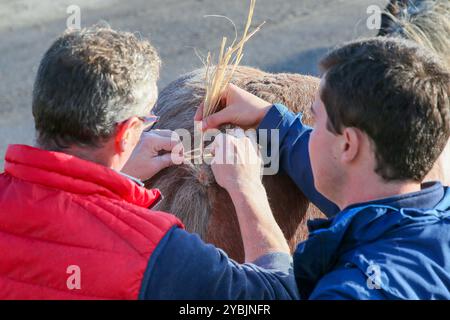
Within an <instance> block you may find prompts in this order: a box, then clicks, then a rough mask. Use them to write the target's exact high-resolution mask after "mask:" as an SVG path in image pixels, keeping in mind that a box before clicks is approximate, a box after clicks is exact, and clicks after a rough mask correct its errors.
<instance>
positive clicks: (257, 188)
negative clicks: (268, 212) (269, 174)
mask: <svg viewBox="0 0 450 320" xmlns="http://www.w3.org/2000/svg"><path fill="white" fill-rule="evenodd" d="M227 192H228V194H229V195H230V197H231V199H232V200H233V201H242V200H248V199H252V198H255V194H256V195H258V197H259V196H261V195H264V196H265V194H266V189H265V188H264V185H263V184H262V182H261V181H255V182H251V183H246V184H245V186H244V185H234V186H233V187H228V188H227Z"/></svg>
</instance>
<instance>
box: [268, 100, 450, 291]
mask: <svg viewBox="0 0 450 320" xmlns="http://www.w3.org/2000/svg"><path fill="white" fill-rule="evenodd" d="M260 129H278V130H279V139H280V140H279V161H280V168H281V170H283V171H285V172H286V173H287V174H288V175H289V176H290V177H291V178H292V179H293V181H294V182H295V183H296V184H297V186H298V187H299V188H300V190H302V191H303V193H304V194H305V195H306V196H307V197H308V198H309V200H310V201H312V202H313V203H314V204H315V205H316V206H317V207H319V208H320V209H321V210H322V211H323V212H324V213H325V214H326V215H327V216H328V217H329V219H328V220H316V221H311V222H310V223H309V227H310V228H309V229H310V235H309V238H308V240H306V241H304V242H302V243H300V244H299V245H298V247H297V250H296V251H295V254H294V273H295V276H296V280H297V285H298V288H299V291H300V295H301V298H309V299H450V251H449V250H448V244H449V243H450V233H449V232H448V230H449V227H450V188H448V187H444V186H442V185H441V184H440V183H439V182H435V183H427V184H424V185H423V186H422V190H421V191H418V192H414V193H410V194H405V195H397V196H393V197H389V198H386V199H381V200H376V201H370V202H366V203H360V204H354V205H352V206H350V207H348V208H345V209H344V210H342V211H340V210H339V209H338V208H337V206H335V205H334V204H333V203H331V202H330V201H328V200H327V199H325V198H324V197H323V196H322V195H321V194H319V193H318V192H317V190H316V189H315V188H314V179H313V175H312V170H311V164H310V161H309V153H308V143H309V134H310V132H311V130H312V129H311V128H309V127H307V126H305V125H303V124H302V122H301V115H300V114H294V113H292V112H289V111H288V110H287V108H286V107H285V106H283V105H275V106H274V107H272V108H271V110H270V111H269V113H268V114H267V115H266V117H265V118H264V120H263V122H262V123H261V125H260ZM269 136H270V135H269ZM272 156H273V155H272ZM361 187H364V186H361ZM336 188H339V186H336Z"/></svg>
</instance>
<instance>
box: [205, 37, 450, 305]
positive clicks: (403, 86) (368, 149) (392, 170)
mask: <svg viewBox="0 0 450 320" xmlns="http://www.w3.org/2000/svg"><path fill="white" fill-rule="evenodd" d="M321 68H322V70H323V77H322V81H321V87H320V92H318V94H317V97H316V101H315V103H314V104H313V106H312V113H313V114H314V117H315V126H314V129H312V128H309V127H306V126H305V125H303V124H302V122H301V115H299V114H293V113H291V112H289V111H288V110H287V108H286V107H284V106H283V105H274V106H272V105H270V104H269V103H267V102H265V101H263V100H261V99H259V98H257V97H255V96H253V95H251V94H250V93H247V92H245V91H244V90H242V89H239V88H237V87H235V86H230V87H229V89H228V90H227V92H226V93H225V95H224V101H225V102H224V103H225V104H226V106H225V108H224V109H223V110H221V111H220V112H218V113H216V114H214V115H212V116H209V117H208V118H205V119H201V111H199V112H198V113H197V115H196V119H197V120H203V129H204V130H206V129H208V128H214V127H217V126H219V125H221V124H223V123H233V124H235V125H239V126H242V127H256V126H259V128H260V129H278V130H279V136H280V141H279V143H280V148H279V155H280V166H281V168H282V170H284V171H285V172H286V173H287V174H288V175H289V176H290V177H291V178H292V179H293V180H294V181H295V182H296V184H297V186H298V187H299V188H300V189H301V190H302V191H303V192H304V193H305V195H306V196H307V197H308V198H309V199H310V200H311V201H312V202H313V203H314V204H315V205H317V206H318V207H319V208H321V209H322V211H323V212H324V213H326V214H327V216H328V217H329V219H326V220H320V221H317V220H315V221H310V223H309V228H310V236H309V239H308V240H306V241H305V242H302V243H300V244H299V245H298V247H297V250H296V252H295V254H294V271H295V276H296V280H297V285H298V288H299V291H300V295H301V297H302V298H309V299H450V252H449V243H450V233H449V232H448V230H449V227H450V188H448V187H444V186H443V185H442V184H441V183H439V182H431V183H424V184H422V181H423V179H424V177H425V175H426V174H427V173H428V172H429V171H430V169H431V168H432V166H433V164H434V162H435V161H436V159H438V157H439V155H440V154H441V152H442V151H443V149H444V147H445V145H446V143H447V141H448V139H449V136H450V100H449V99H450V73H449V71H448V69H446V67H445V64H444V63H443V62H442V61H440V60H439V59H438V58H437V57H436V56H434V55H433V54H431V53H429V52H428V51H426V50H425V49H423V48H421V47H419V46H417V45H415V44H414V43H412V42H408V41H404V40H395V39H385V38H374V39H367V40H360V41H355V42H352V43H349V44H346V45H344V46H342V47H341V48H338V49H336V50H334V51H332V52H331V53H329V54H328V55H326V56H325V57H324V58H323V59H322V61H321ZM272 143H273V141H272Z"/></svg>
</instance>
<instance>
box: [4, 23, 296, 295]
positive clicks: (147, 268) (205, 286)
mask: <svg viewBox="0 0 450 320" xmlns="http://www.w3.org/2000/svg"><path fill="white" fill-rule="evenodd" d="M159 65H160V59H159V57H158V55H157V53H156V51H155V50H154V48H153V47H152V46H151V45H150V43H149V42H148V41H145V40H140V39H138V38H137V37H136V36H134V35H133V34H131V33H125V32H117V31H114V30H111V29H109V28H100V27H93V28H88V29H83V30H80V31H72V32H69V33H66V34H64V35H62V36H61V37H60V38H59V39H57V40H56V41H55V42H54V43H53V44H52V46H51V47H50V49H49V50H48V51H47V52H46V54H45V55H44V57H43V59H42V61H41V64H40V67H39V70H38V74H37V77H36V81H35V85H34V92H33V116H34V119H35V127H36V134H37V137H36V138H37V139H36V140H37V143H36V146H35V147H31V146H25V145H10V146H9V148H8V150H7V153H6V165H5V172H4V173H3V174H1V175H0V226H1V231H0V253H1V254H0V287H1V288H2V289H1V290H0V298H2V299H91V298H92V299H137V298H139V299H177V298H179V299H181V298H183V299H292V298H297V297H298V291H297V288H296V285H295V279H294V276H293V270H292V260H291V257H290V255H289V248H288V246H287V243H286V240H285V239H284V237H283V234H282V232H281V230H280V229H279V227H278V226H277V224H276V222H275V220H274V218H273V216H272V214H271V211H270V207H269V205H268V201H267V197H266V195H265V191H264V188H263V186H262V184H261V181H260V180H259V173H258V170H260V169H261V167H260V163H258V161H257V163H255V164H250V165H248V164H245V163H243V164H241V165H238V166H237V167H236V168H232V167H225V168H223V171H222V176H223V174H225V175H227V176H228V177H229V178H230V182H229V183H227V185H229V186H230V188H231V189H232V188H233V183H234V184H235V185H239V186H240V187H242V188H243V190H249V192H239V191H238V190H239V189H236V190H235V191H236V192H234V193H233V194H232V199H233V202H234V204H235V206H236V212H237V215H238V217H239V221H240V223H241V230H242V232H243V238H244V239H245V240H247V241H245V243H244V245H245V250H246V261H248V262H249V263H246V264H242V265H240V264H237V263H235V262H233V261H232V260H230V259H229V258H228V257H227V256H226V254H225V253H224V252H223V251H221V250H219V249H216V248H215V247H213V246H211V245H206V244H204V243H203V242H202V241H201V240H200V238H199V237H198V236H197V235H191V234H189V233H187V232H186V231H184V230H183V225H182V223H181V222H180V221H179V220H178V219H177V218H176V217H174V216H173V215H170V214H167V213H163V212H156V211H152V210H151V208H152V207H154V206H155V204H156V203H157V202H158V200H159V199H160V198H161V195H160V193H159V191H158V190H148V189H145V188H144V187H143V184H142V183H141V180H146V179H148V178H150V177H151V176H153V175H154V174H156V173H157V172H159V171H160V170H162V169H163V168H165V167H168V166H171V165H174V164H179V163H181V162H182V161H183V149H182V147H181V144H180V143H179V141H178V139H176V138H173V137H174V136H175V135H173V134H172V132H170V131H164V130H162V131H156V130H153V131H146V130H147V129H149V127H150V126H151V125H152V123H154V122H155V121H156V120H157V118H156V117H155V116H154V115H152V114H151V110H152V107H153V105H154V104H155V102H156V99H157V87H156V81H157V78H158V73H159ZM250 145H251V142H250V140H249V139H245V138H244V139H236V143H235V147H236V148H237V150H238V154H242V153H243V150H246V149H247V150H248V147H249V146H250ZM252 152H253V155H254V156H257V152H256V151H255V150H254V149H252ZM231 182H232V183H231ZM255 190H256V191H257V193H258V194H259V195H260V196H259V197H258V196H255V195H254V194H252V195H251V193H252V191H255ZM250 195H251V196H250ZM149 209H150V210H149ZM249 234H251V235H253V236H254V238H252V239H251V240H252V241H248V240H249V237H248V236H247V235H249ZM161 261H164V262H161ZM250 262H253V263H250ZM174 273H176V274H175V276H174ZM161 283H162V284H161Z"/></svg>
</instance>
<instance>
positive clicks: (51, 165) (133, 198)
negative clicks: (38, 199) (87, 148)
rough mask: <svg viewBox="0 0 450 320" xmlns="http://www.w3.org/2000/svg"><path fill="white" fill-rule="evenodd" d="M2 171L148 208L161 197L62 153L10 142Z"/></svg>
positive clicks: (106, 168)
mask: <svg viewBox="0 0 450 320" xmlns="http://www.w3.org/2000/svg"><path fill="white" fill-rule="evenodd" d="M5 172H6V173H8V174H10V175H11V176H13V177H16V178H18V179H21V180H25V181H28V182H31V183H36V184H40V185H43V186H46V187H50V188H55V189H58V190H63V191H66V192H71V193H76V194H86V195H91V194H99V195H103V196H106V197H109V198H113V199H122V200H125V201H127V202H130V203H133V204H135V205H138V206H140V207H144V208H149V207H153V206H154V205H156V204H157V202H158V201H159V200H160V199H161V193H160V191H159V190H158V189H152V190H149V189H146V188H144V187H142V186H140V185H138V184H136V183H135V182H134V181H132V180H131V179H129V178H127V177H125V176H123V175H121V174H119V173H118V172H116V171H114V170H112V169H110V168H108V167H105V166H102V165H99V164H96V163H94V162H91V161H86V160H83V159H80V158H77V157H75V156H72V155H69V154H65V153H62V152H54V151H47V150H42V149H38V148H35V147H31V146H26V145H10V146H8V149H7V151H6V156H5Z"/></svg>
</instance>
